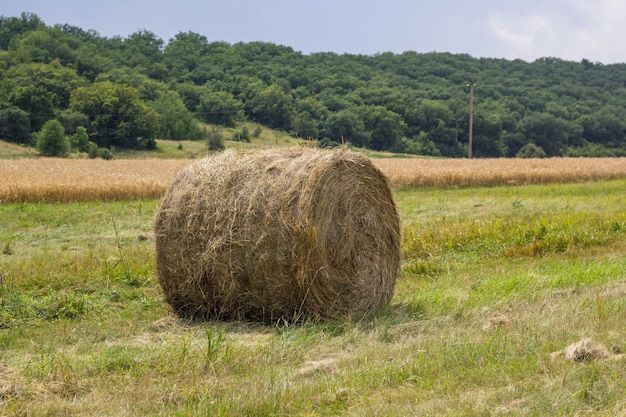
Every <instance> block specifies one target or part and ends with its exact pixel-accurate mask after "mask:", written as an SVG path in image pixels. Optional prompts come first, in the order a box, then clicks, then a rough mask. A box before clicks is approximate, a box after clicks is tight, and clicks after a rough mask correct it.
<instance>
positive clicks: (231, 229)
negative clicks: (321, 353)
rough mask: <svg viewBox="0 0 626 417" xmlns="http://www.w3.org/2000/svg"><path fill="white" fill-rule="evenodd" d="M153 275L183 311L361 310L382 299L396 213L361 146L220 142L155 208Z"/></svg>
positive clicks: (338, 314) (395, 241)
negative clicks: (256, 146)
mask: <svg viewBox="0 0 626 417" xmlns="http://www.w3.org/2000/svg"><path fill="white" fill-rule="evenodd" d="M154 227H155V241H156V258H157V268H158V277H159V281H160V284H161V286H162V288H163V290H164V293H165V299H166V301H167V302H168V303H169V304H170V305H171V306H172V307H173V308H174V310H175V312H176V313H177V314H179V315H181V316H183V317H201V318H219V319H251V320H263V321H274V320H277V319H286V320H293V319H298V318H345V317H353V318H356V317H361V316H364V315H367V314H368V313H370V312H372V311H373V310H375V309H377V308H379V307H381V306H384V305H387V304H388V303H389V301H390V299H391V297H392V295H393V289H394V285H395V280H396V277H397V274H398V271H399V264H400V220H399V216H398V212H397V209H396V206H395V203H394V200H393V196H392V193H391V189H390V187H389V185H388V182H387V179H386V178H385V176H384V175H383V174H382V173H381V172H380V171H379V170H378V169H377V168H376V167H374V165H373V164H372V163H371V161H370V160H369V159H367V158H366V157H364V156H363V155H361V154H358V153H355V152H352V151H348V150H343V149H342V150H339V151H334V152H331V151H325V150H319V149H310V148H282V149H271V150H258V151H226V152H223V153H221V154H218V155H216V156H213V157H209V158H206V159H203V160H200V161H198V162H195V163H194V164H192V165H190V166H189V167H187V168H185V169H184V170H182V171H181V172H180V173H179V174H178V175H177V176H176V177H175V179H174V181H173V182H172V184H171V185H170V187H169V189H168V191H167V192H166V194H165V196H164V198H163V201H162V203H161V206H160V208H159V209H158V211H157V214H156V217H155V226H154Z"/></svg>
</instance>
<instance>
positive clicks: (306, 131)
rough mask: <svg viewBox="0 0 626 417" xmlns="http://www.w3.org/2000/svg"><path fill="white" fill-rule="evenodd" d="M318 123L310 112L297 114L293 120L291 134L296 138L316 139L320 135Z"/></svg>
mask: <svg viewBox="0 0 626 417" xmlns="http://www.w3.org/2000/svg"><path fill="white" fill-rule="evenodd" d="M317 125H318V122H317V121H316V120H315V119H313V117H311V114H310V113H309V112H306V111H303V112H300V113H296V114H294V116H293V119H292V120H291V132H292V134H293V135H294V136H296V137H299V138H304V139H315V138H317V136H318V135H319V129H318V128H317Z"/></svg>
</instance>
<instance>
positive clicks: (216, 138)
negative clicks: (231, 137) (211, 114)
mask: <svg viewBox="0 0 626 417" xmlns="http://www.w3.org/2000/svg"><path fill="white" fill-rule="evenodd" d="M225 148H226V146H225V145H224V137H223V136H222V132H221V131H220V130H219V129H217V128H213V129H211V130H210V131H209V134H208V138H207V149H208V150H209V151H223V150H224V149H225Z"/></svg>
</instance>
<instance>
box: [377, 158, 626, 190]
mask: <svg viewBox="0 0 626 417" xmlns="http://www.w3.org/2000/svg"><path fill="white" fill-rule="evenodd" d="M374 164H375V165H376V166H377V167H378V168H380V169H381V170H382V171H383V172H384V173H385V174H386V175H387V176H388V177H389V180H390V181H391V183H392V185H393V186H396V187H424V186H427V187H439V186H492V185H519V184H548V183H565V182H582V181H598V180H611V179H619V178H626V158H550V159H419V158H413V159H376V160H374Z"/></svg>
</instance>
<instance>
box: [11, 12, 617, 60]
mask: <svg viewBox="0 0 626 417" xmlns="http://www.w3.org/2000/svg"><path fill="white" fill-rule="evenodd" d="M22 12H30V13H34V14H36V15H38V16H39V17H40V18H41V19H42V20H43V21H44V22H45V23H46V24H47V25H48V26H52V25H54V24H57V23H61V24H63V23H68V24H70V25H74V26H78V27H80V28H82V29H85V30H89V29H93V30H95V31H97V32H98V33H99V34H100V35H101V36H106V37H112V36H121V37H127V36H128V35H130V34H132V33H134V32H137V31H138V30H141V29H146V30H148V31H151V32H153V33H154V34H155V35H156V36H157V37H159V38H161V39H163V40H164V41H165V42H167V41H168V40H169V39H171V38H173V37H174V35H175V34H177V33H179V32H195V33H198V34H200V35H204V36H206V37H207V39H208V40H209V42H213V41H226V42H228V43H236V42H251V41H264V42H272V43H275V44H279V45H286V46H290V47H292V48H293V49H294V50H296V51H300V52H302V53H304V54H309V53H312V52H336V53H339V54H342V53H351V54H365V55H373V54H376V53H382V52H394V53H402V52H404V51H416V52H419V53H424V52H451V53H466V54H469V55H471V56H473V57H476V58H480V57H486V58H506V59H509V60H513V59H517V58H520V59H523V60H525V61H528V62H531V61H534V60H535V59H537V58H541V57H556V58H561V59H565V60H571V61H580V60H581V59H583V58H586V59H588V60H590V61H592V62H601V63H604V64H613V63H626V47H624V45H623V41H624V39H626V0H510V1H506V0H430V1H424V0H384V1H374V0H308V1H297V0H292V1H289V0H262V1H261V0H207V1H191V0H170V1H163V0H155V1H138V0H123V1H122V0H106V1H97V2H90V1H87V0H54V1H51V0H40V1H36V0H2V1H1V2H0V15H4V16H10V17H18V16H19V15H20V14H21V13H22Z"/></svg>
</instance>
